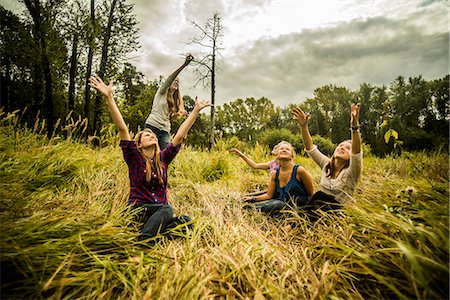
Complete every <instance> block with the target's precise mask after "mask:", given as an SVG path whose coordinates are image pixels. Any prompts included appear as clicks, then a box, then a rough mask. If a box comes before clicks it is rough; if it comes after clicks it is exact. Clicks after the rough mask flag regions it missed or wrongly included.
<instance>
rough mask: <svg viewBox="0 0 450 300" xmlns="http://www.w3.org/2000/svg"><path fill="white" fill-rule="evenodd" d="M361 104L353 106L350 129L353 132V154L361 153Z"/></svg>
mask: <svg viewBox="0 0 450 300" xmlns="http://www.w3.org/2000/svg"><path fill="white" fill-rule="evenodd" d="M360 107H361V103H357V104H352V110H351V119H350V127H351V131H352V154H358V153H359V152H361V134H360V132H359V109H360Z"/></svg>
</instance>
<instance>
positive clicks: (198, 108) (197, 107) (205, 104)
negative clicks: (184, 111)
mask: <svg viewBox="0 0 450 300" xmlns="http://www.w3.org/2000/svg"><path fill="white" fill-rule="evenodd" d="M208 106H213V105H212V104H211V103H210V102H209V101H205V100H203V101H200V102H199V101H198V97H195V105H194V111H197V112H199V111H201V110H202V109H204V108H205V107H208Z"/></svg>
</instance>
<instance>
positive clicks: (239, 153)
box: [230, 148, 244, 157]
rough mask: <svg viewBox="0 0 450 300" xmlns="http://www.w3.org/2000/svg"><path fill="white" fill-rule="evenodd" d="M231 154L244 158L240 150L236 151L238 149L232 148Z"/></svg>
mask: <svg viewBox="0 0 450 300" xmlns="http://www.w3.org/2000/svg"><path fill="white" fill-rule="evenodd" d="M230 153H233V154H234V155H237V156H240V157H242V156H244V154H243V153H242V152H241V151H239V150H238V149H236V148H231V149H230Z"/></svg>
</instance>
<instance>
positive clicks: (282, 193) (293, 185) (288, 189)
mask: <svg viewBox="0 0 450 300" xmlns="http://www.w3.org/2000/svg"><path fill="white" fill-rule="evenodd" d="M299 166H300V165H298V164H295V165H294V168H293V170H292V174H291V179H289V181H288V183H287V184H286V185H285V186H284V187H280V182H279V180H278V176H279V175H280V167H278V168H277V173H276V175H275V184H276V188H277V192H278V199H279V200H282V201H284V202H287V201H288V200H289V199H291V198H294V199H295V202H296V203H297V205H300V206H302V205H306V204H308V195H307V194H306V191H305V187H304V185H303V183H302V182H301V181H299V180H297V176H296V175H297V169H298V167H299ZM294 199H293V200H294Z"/></svg>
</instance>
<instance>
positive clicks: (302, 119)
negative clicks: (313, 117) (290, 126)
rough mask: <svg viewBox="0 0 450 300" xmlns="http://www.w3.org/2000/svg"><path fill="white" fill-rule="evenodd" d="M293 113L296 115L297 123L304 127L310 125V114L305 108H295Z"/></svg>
mask: <svg viewBox="0 0 450 300" xmlns="http://www.w3.org/2000/svg"><path fill="white" fill-rule="evenodd" d="M292 114H293V115H294V117H295V119H296V120H297V123H298V124H299V125H300V126H302V127H304V126H307V125H308V121H309V115H308V114H305V112H304V111H303V110H301V109H300V108H298V107H297V108H294V109H293V110H292Z"/></svg>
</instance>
